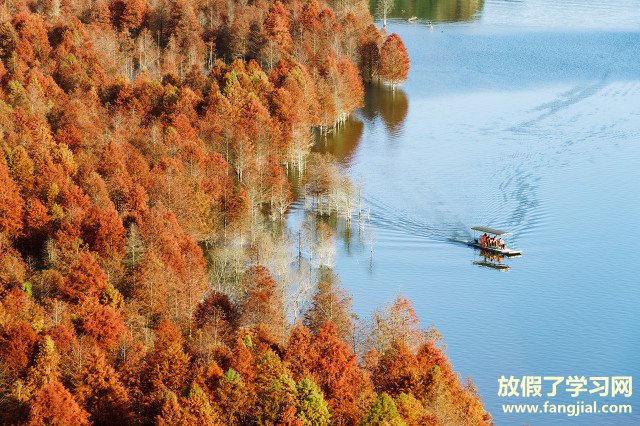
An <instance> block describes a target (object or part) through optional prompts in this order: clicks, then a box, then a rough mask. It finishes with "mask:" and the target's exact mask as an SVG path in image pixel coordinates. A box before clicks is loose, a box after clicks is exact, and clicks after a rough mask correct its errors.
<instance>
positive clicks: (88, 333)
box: [0, 0, 491, 425]
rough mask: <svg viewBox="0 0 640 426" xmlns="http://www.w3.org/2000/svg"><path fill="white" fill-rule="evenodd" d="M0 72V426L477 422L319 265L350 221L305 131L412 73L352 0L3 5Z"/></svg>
mask: <svg viewBox="0 0 640 426" xmlns="http://www.w3.org/2000/svg"><path fill="white" fill-rule="evenodd" d="M0 59H1V62H0V147H1V149H2V152H1V154H2V155H0V424H11V425H12V424H30V425H88V424H96V425H111V424H145V425H146V424H157V425H192V424H198V425H209V424H210V425H222V424H229V425H245V424H247V425H251V424H256V425H276V424H277V425H329V424H335V425H356V424H362V425H378V424H389V425H425V424H432V425H446V424H456V425H463V424H468V425H471V424H473V425H475V424H487V423H490V421H491V420H490V416H489V415H488V414H487V413H486V412H485V410H484V408H483V405H482V403H481V401H480V398H479V397H478V395H477V392H476V390H475V388H474V386H473V384H472V383H471V382H470V381H469V380H467V381H463V380H461V379H460V378H459V376H458V375H457V374H456V373H455V372H454V371H453V369H452V366H451V364H450V362H449V360H448V358H447V356H446V354H445V351H444V349H445V348H444V345H443V344H442V340H441V338H440V336H439V335H438V333H437V331H435V330H433V329H428V328H427V329H425V328H423V327H422V326H421V325H420V321H419V319H418V318H417V316H416V314H415V312H414V310H413V308H412V305H411V302H410V301H409V300H406V299H403V298H401V297H399V298H398V299H397V300H396V301H395V302H392V303H390V305H389V306H386V307H382V308H380V310H378V311H376V313H375V314H374V315H373V316H372V318H370V319H369V320H367V321H364V320H360V319H359V318H357V317H356V316H355V314H354V313H353V312H352V310H351V307H350V306H351V304H350V303H351V302H350V297H349V296H348V294H347V293H346V292H345V290H344V289H343V288H342V287H341V285H340V283H339V279H338V277H337V276H335V274H334V273H333V271H332V268H331V262H330V261H326V259H325V258H328V257H330V255H327V256H324V255H323V253H324V252H325V251H326V250H325V248H323V247H325V246H326V245H327V242H331V239H332V238H333V235H332V233H333V230H332V229H331V227H329V226H327V225H326V223H324V222H323V221H322V220H320V219H318V220H315V219H313V218H314V217H315V218H321V217H322V216H327V215H341V216H342V217H345V218H346V219H347V220H348V221H349V220H350V219H351V216H352V215H354V213H353V212H354V211H355V209H356V208H355V203H354V202H352V200H353V197H352V195H353V187H352V186H350V184H349V183H348V182H346V181H345V180H344V178H343V176H341V175H340V173H339V171H338V170H337V169H336V168H335V167H334V166H333V165H332V162H331V159H330V158H328V157H327V156H322V155H318V154H310V147H311V144H312V141H313V139H312V131H314V132H320V133H321V134H322V133H327V132H332V131H335V129H337V128H339V127H340V125H341V123H343V122H344V121H345V120H346V119H347V117H348V116H349V114H350V113H351V112H352V111H354V110H355V109H357V108H359V107H360V106H362V103H363V97H364V90H365V89H364V88H365V86H364V85H365V84H370V83H375V84H390V85H396V84H398V83H400V82H402V81H403V80H404V79H406V77H407V72H408V68H409V58H408V56H407V52H406V49H405V47H404V45H403V43H402V40H401V39H400V37H398V36H397V35H395V34H390V35H387V34H386V33H385V31H384V30H382V31H381V30H379V29H378V28H377V27H376V26H375V24H374V22H373V18H372V17H371V15H370V13H369V11H368V7H367V4H366V1H363V0H339V1H338V0H328V1H324V0H308V1H303V0H288V1H284V2H281V1H275V2H274V1H269V0H254V1H248V0H193V1H187V0H131V1H126V0H110V1H106V0H97V1H95V0H91V1H90V0H15V1H12V0H6V1H4V2H2V4H1V5H0ZM300 193H303V194H304V195H306V196H308V197H310V198H311V199H312V200H314V201H313V203H312V204H313V205H314V206H315V207H316V212H315V213H314V214H312V215H311V217H312V219H311V220H310V221H309V222H308V223H306V224H305V229H304V232H302V231H301V232H300V233H299V234H298V237H297V243H295V242H294V240H296V237H295V236H292V235H290V234H291V233H290V232H288V231H287V230H286V226H285V225H284V219H285V215H286V212H287V211H288V209H289V208H290V206H291V204H292V203H293V202H294V201H295V199H296V197H299V196H300ZM303 236H304V238H303ZM296 246H297V248H296ZM292 250H293V251H294V252H295V253H292V252H291V251H292Z"/></svg>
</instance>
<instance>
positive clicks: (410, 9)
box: [369, 0, 484, 22]
mask: <svg viewBox="0 0 640 426" xmlns="http://www.w3.org/2000/svg"><path fill="white" fill-rule="evenodd" d="M377 3H378V0H370V1H369V10H371V11H373V12H375V11H376V10H377ZM483 7H484V0H396V1H395V7H394V8H393V10H392V11H391V15H390V16H391V17H393V18H403V19H408V18H411V17H414V16H415V17H417V18H418V19H424V20H429V21H433V22H465V21H473V20H475V19H477V18H478V17H479V16H480V14H481V13H482V9H483Z"/></svg>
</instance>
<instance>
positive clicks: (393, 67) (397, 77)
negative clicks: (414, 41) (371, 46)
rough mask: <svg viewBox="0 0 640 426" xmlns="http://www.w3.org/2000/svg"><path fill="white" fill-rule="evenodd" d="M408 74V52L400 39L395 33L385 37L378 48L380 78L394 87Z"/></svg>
mask: <svg viewBox="0 0 640 426" xmlns="http://www.w3.org/2000/svg"><path fill="white" fill-rule="evenodd" d="M408 75H409V54H408V53H407V48H406V47H405V46H404V43H403V42H402V39H401V38H400V36H399V35H398V34H396V33H393V34H391V35H389V36H388V37H387V39H386V40H385V41H384V43H383V44H382V48H381V49H380V66H379V68H378V76H379V77H380V80H382V81H383V82H385V83H388V84H391V86H392V87H393V88H394V89H395V87H396V86H397V85H398V84H400V83H402V82H403V81H405V80H406V79H407V76H408Z"/></svg>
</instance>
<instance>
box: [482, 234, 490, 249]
mask: <svg viewBox="0 0 640 426" xmlns="http://www.w3.org/2000/svg"><path fill="white" fill-rule="evenodd" d="M487 238H489V236H488V235H487V234H486V233H485V234H484V235H483V236H482V237H480V246H481V247H484V246H486V245H487Z"/></svg>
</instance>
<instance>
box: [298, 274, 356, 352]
mask: <svg viewBox="0 0 640 426" xmlns="http://www.w3.org/2000/svg"><path fill="white" fill-rule="evenodd" d="M304 322H305V325H306V326H307V327H309V328H310V329H311V330H312V331H314V332H316V333H318V332H319V331H320V329H321V328H322V326H323V325H324V324H325V323H327V322H331V323H332V324H333V326H334V327H335V329H336V331H337V334H338V336H339V338H340V339H342V340H343V341H345V342H351V340H352V337H353V327H354V316H353V312H352V311H351V297H350V296H349V295H348V294H347V293H346V291H345V290H344V289H343V288H342V287H341V286H340V283H339V281H338V278H337V277H336V276H335V275H334V274H333V273H332V272H331V271H325V273H324V274H323V276H322V277H321V281H320V282H319V283H318V289H317V291H316V293H315V295H314V296H313V299H312V300H311V306H310V307H309V309H308V310H307V312H306V314H305V317H304Z"/></svg>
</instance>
